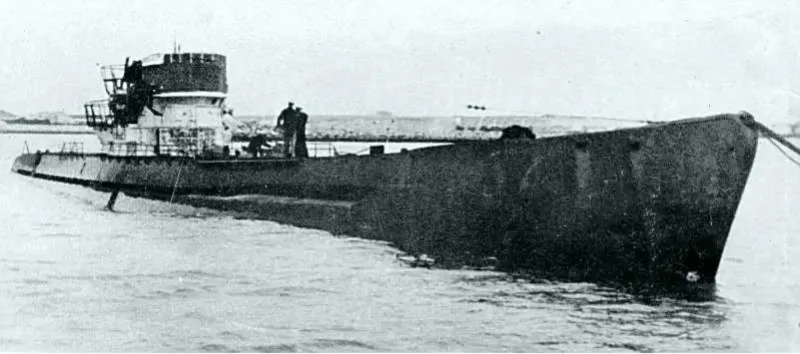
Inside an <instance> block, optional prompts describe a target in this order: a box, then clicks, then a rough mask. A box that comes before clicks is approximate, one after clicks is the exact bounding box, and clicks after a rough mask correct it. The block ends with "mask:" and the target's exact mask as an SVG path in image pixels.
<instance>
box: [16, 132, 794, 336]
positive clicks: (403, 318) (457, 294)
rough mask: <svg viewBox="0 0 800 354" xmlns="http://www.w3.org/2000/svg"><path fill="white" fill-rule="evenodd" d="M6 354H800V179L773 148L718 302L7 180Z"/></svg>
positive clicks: (756, 178)
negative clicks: (111, 205) (404, 254)
mask: <svg viewBox="0 0 800 354" xmlns="http://www.w3.org/2000/svg"><path fill="white" fill-rule="evenodd" d="M64 139H69V140H74V139H82V140H84V141H85V142H86V143H87V146H88V147H90V146H91V145H92V144H96V142H94V138H93V137H91V136H84V137H77V138H76V137H62V136H30V135H28V136H21V135H18V136H15V135H0V151H2V153H0V170H2V171H3V172H0V205H2V209H0V225H2V226H1V227H2V231H0V351H73V352H74V351H114V352H116V351H140V352H142V351H143V352H149V351H264V352H271V351H283V352H286V351H798V350H800V281H799V280H798V279H800V218H798V217H796V215H797V214H800V167H798V166H795V165H793V164H792V163H790V162H789V161H788V160H786V159H785V158H784V157H783V156H782V155H781V154H780V153H779V152H778V151H777V150H776V149H775V148H774V147H773V146H772V145H770V144H769V143H768V142H767V141H762V142H761V146H760V147H759V148H760V151H759V153H758V157H757V159H756V163H755V167H754V170H753V173H752V175H751V177H750V181H749V185H748V188H747V191H746V193H745V195H744V198H743V200H742V205H741V207H740V209H739V213H738V215H737V218H736V221H735V223H734V226H733V230H732V231H731V235H730V239H729V242H728V246H727V249H726V251H725V255H724V259H723V262H722V265H721V269H720V272H719V275H718V278H717V280H718V285H717V289H716V292H715V296H714V297H712V298H711V299H710V300H708V301H687V300H682V299H681V297H664V298H656V299H651V301H642V300H641V299H639V298H636V297H634V296H633V295H631V294H628V293H623V292H619V291H616V290H614V289H609V288H604V287H599V286H596V285H593V284H588V283H545V282H536V281H530V280H515V279H513V278H511V277H509V276H507V275H504V274H501V273H494V272H480V271H452V270H426V269H420V268H409V267H408V266H406V265H405V264H403V263H402V262H400V261H398V260H397V259H396V255H397V254H398V251H397V250H395V249H393V248H392V247H390V246H388V245H386V244H382V243H376V242H371V241H364V240H359V239H353V238H343V237H333V236H331V235H329V234H327V233H325V232H322V231H316V230H310V229H302V228H296V227H289V226H285V225H280V224H277V223H273V222H268V221H253V220H242V219H239V218H236V216H235V215H230V214H225V213H221V212H217V211H213V210H206V209H197V208H192V207H187V206H180V205H170V204H167V203H164V202H157V201H148V200H142V199H133V198H129V197H126V196H121V197H120V199H119V200H118V202H117V210H118V212H116V213H112V212H107V211H104V210H103V206H104V205H105V202H106V200H107V195H106V194H103V193H99V192H95V191H92V190H89V189H86V188H83V187H78V186H69V185H63V184H57V183H53V182H47V181H41V180H33V179H30V178H26V177H22V176H17V175H13V174H11V173H10V172H9V168H10V167H11V162H12V161H13V158H14V157H15V156H16V155H18V154H19V153H20V152H21V149H22V146H23V142H24V141H25V140H28V142H29V144H31V146H32V147H36V148H40V149H45V148H50V149H57V148H58V146H59V145H60V142H61V141H62V140H64Z"/></svg>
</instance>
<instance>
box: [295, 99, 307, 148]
mask: <svg viewBox="0 0 800 354" xmlns="http://www.w3.org/2000/svg"><path fill="white" fill-rule="evenodd" d="M294 119H295V142H294V154H295V156H296V157H298V158H305V157H308V148H307V147H306V122H308V114H306V113H305V112H303V109H302V108H300V107H297V110H295V117H294Z"/></svg>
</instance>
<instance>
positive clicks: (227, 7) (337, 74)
mask: <svg viewBox="0 0 800 354" xmlns="http://www.w3.org/2000/svg"><path fill="white" fill-rule="evenodd" d="M795 3H796V2H795V1H789V0H787V1H779V0H755V1H745V0H741V1H735V0H726V1H716V0H706V1H702V2H701V1H677V0H676V1H667V0H664V1H656V0H613V1H605V0H583V1H577V0H548V1H539V0H521V1H516V0H502V1H491V0H484V1H471V0H429V1H421V0H406V1H393V0H372V1H361V0H358V1H346V0H329V1H323V0H319V1H302V0H300V1H298V0H294V1H278V0H267V1H244V0H236V1H228V2H222V1H176V0H173V1H136V0H128V1H99V0H88V1H87V0H81V1H76V0H64V1H23V0H14V1H8V0H0V13H2V15H0V109H4V110H6V111H10V112H12V113H15V114H29V113H33V112H39V111H53V110H60V111H66V112H68V113H73V112H74V113H79V112H81V111H82V105H83V102H84V101H87V100H91V99H96V98H102V97H104V95H105V93H104V91H103V88H102V83H101V81H100V76H99V67H98V65H106V64H121V63H124V61H125V58H126V57H131V58H134V59H135V58H142V57H145V56H147V55H149V54H153V53H159V52H171V51H172V49H173V41H174V40H177V42H178V43H179V44H180V45H181V50H182V51H183V52H215V53H220V54H223V55H226V56H227V58H228V84H229V93H228V96H229V98H228V105H229V106H231V107H233V108H234V109H235V111H236V113H237V114H238V115H267V116H270V115H276V114H277V113H278V112H279V111H280V109H281V108H283V106H284V105H285V104H286V102H287V101H289V100H291V101H294V102H297V103H298V105H301V106H303V108H304V109H305V110H306V111H308V112H310V114H311V115H313V114H315V113H316V114H372V113H374V112H376V111H379V110H384V111H390V112H392V113H393V114H395V115H412V116H446V117H450V116H453V115H458V114H465V113H469V112H468V111H466V109H465V107H466V105H468V104H478V105H483V106H486V107H487V108H488V112H490V113H498V114H506V113H518V114H543V113H551V114H573V115H588V116H605V117H619V118H630V119H652V120H669V119H676V118H682V117H687V116H702V115H707V114H715V113H719V112H737V111H741V110H747V111H750V112H751V113H754V114H755V115H756V117H757V118H758V119H761V120H764V121H772V122H779V121H785V120H790V119H800V116H796V117H794V118H793V117H791V116H790V112H795V113H797V112H800V109H798V108H795V109H792V108H791V107H799V108H800V104H797V103H800V95H797V94H793V93H792V92H793V91H795V92H800V70H798V69H800V68H798V65H797V62H798V60H797V57H798V51H800V28H798V26H800V25H795V24H794V23H793V22H794V21H793V20H794V19H797V18H800V17H798V15H800V5H798V4H795ZM795 101H797V102H795Z"/></svg>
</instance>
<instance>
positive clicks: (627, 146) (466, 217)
mask: <svg viewBox="0 0 800 354" xmlns="http://www.w3.org/2000/svg"><path fill="white" fill-rule="evenodd" d="M748 119H752V118H751V117H749V116H745V115H743V116H740V115H721V116H715V117H709V118H701V119H691V120H684V121H679V122H675V123H669V124H663V125H657V126H648V127H643V128H634V129H626V130H617V131H611V132H603V133H593V134H582V135H572V136H563V137H555V138H546V139H538V140H534V141H530V140H520V141H475V142H464V143H457V144H454V145H449V146H440V147H433V148H426V149H420V150H413V151H409V152H404V153H399V154H387V155H379V156H344V157H337V158H320V159H308V160H305V161H216V162H201V161H195V160H189V159H186V160H180V159H166V158H119V157H117V158H114V157H108V156H103V155H59V154H26V155H22V156H20V157H18V158H17V160H16V161H15V163H14V166H13V168H12V169H13V170H14V171H15V172H18V173H21V174H25V175H30V176H34V177H38V178H46V179H53V180H58V181H62V182H67V183H75V184H82V185H87V186H90V187H93V188H97V189H101V190H108V189H121V190H122V191H124V192H125V193H126V194H129V195H134V196H143V197H150V198H160V199H174V200H176V201H178V202H181V203H189V204H193V205H200V206H208V207H214V208H222V209H230V210H237V211H241V212H249V213H252V214H253V215H255V216H258V217H263V218H266V219H272V220H276V221H281V222H286V223H291V224H295V225H299V226H306V227H314V228H320V229H326V230H330V231H332V232H334V233H344V234H349V235H354V236H360V237H365V238H371V239H380V240H386V241H390V242H392V243H394V244H395V245H397V246H398V247H399V248H401V249H403V250H406V251H409V252H412V253H416V254H421V253H425V254H428V255H430V256H432V257H434V258H435V259H436V260H437V262H438V263H440V264H444V265H448V266H458V265H461V264H464V263H480V262H485V261H486V260H487V259H497V260H498V262H499V263H500V265H501V266H502V267H503V268H505V269H524V270H528V271H532V272H535V273H537V274H539V275H541V276H547V277H554V278H560V279H573V280H588V281H623V282H637V283H638V282H662V281H663V282H673V281H684V279H686V276H687V274H689V273H690V272H694V273H693V274H696V275H697V276H698V277H699V279H700V282H713V280H714V277H715V276H716V273H717V267H718V266H719V262H720V259H721V256H722V252H723V250H724V247H725V243H726V240H727V235H728V231H729V229H730V226H731V223H732V221H733V218H734V216H735V213H736V209H737V207H738V204H739V200H740V197H741V194H742V192H743V190H744V187H745V183H746V181H747V177H748V174H749V172H750V168H751V166H752V163H753V158H754V156H755V149H756V139H757V134H756V132H754V131H753V130H752V129H750V128H749V127H748V126H747V122H748Z"/></svg>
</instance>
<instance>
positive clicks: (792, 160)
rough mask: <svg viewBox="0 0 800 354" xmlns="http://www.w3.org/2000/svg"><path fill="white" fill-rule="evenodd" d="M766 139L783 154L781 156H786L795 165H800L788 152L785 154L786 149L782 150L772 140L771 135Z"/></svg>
mask: <svg viewBox="0 0 800 354" xmlns="http://www.w3.org/2000/svg"><path fill="white" fill-rule="evenodd" d="M767 141H769V142H770V144H772V145H774V146H775V148H776V149H778V151H780V152H781V154H783V156H784V157H786V158H787V159H788V160H789V161H791V162H793V163H794V164H795V165H797V167H800V162H798V161H797V160H795V159H793V158H792V157H791V156H789V154H787V153H786V151H785V150H783V148H782V147H781V146H780V145H778V144H777V143H776V142H775V140H772V138H771V137H767Z"/></svg>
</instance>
